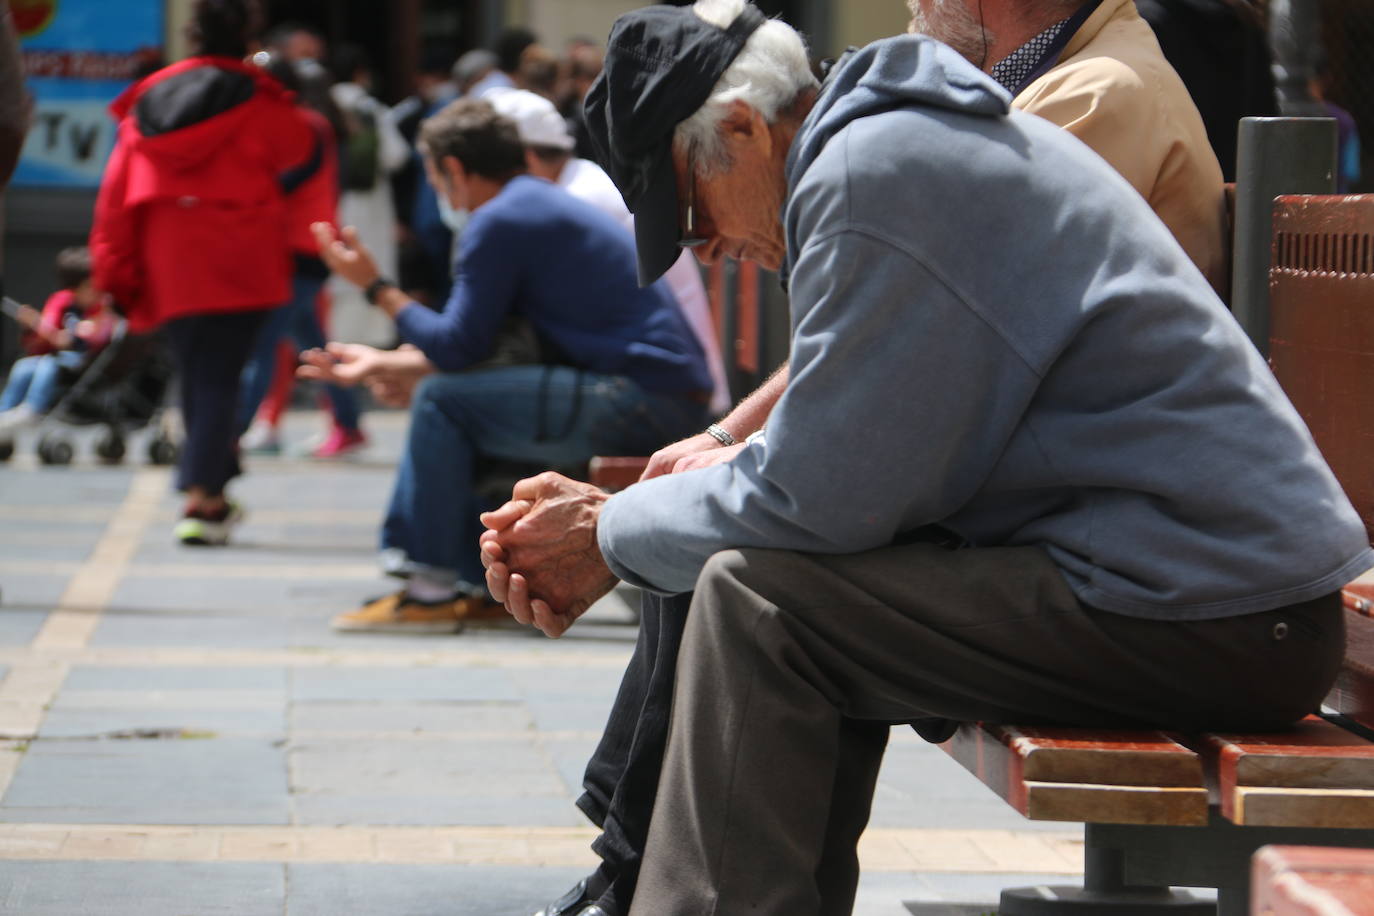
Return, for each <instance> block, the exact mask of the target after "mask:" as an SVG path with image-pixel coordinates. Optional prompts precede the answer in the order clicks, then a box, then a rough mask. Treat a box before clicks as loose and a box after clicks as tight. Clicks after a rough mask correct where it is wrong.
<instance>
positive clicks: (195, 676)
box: [59, 665, 286, 699]
mask: <svg viewBox="0 0 1374 916" xmlns="http://www.w3.org/2000/svg"><path fill="white" fill-rule="evenodd" d="M81 690H101V691H105V690H110V691H116V692H118V691H121V690H136V691H148V690H175V691H184V690H191V691H195V690H256V691H277V692H279V693H281V694H283V698H284V696H285V693H286V669H285V668H112V667H101V666H95V665H88V666H85V667H80V668H73V669H72V670H71V672H70V673H69V674H68V675H67V679H66V681H64V682H63V684H62V691H63V693H64V694H65V693H67V692H68V691H81ZM59 699H60V695H59Z"/></svg>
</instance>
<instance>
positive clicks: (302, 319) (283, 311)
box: [238, 273, 358, 433]
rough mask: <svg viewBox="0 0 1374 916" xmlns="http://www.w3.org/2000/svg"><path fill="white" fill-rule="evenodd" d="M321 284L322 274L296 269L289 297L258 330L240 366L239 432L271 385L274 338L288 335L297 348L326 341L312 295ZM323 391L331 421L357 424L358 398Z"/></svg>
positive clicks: (348, 393) (331, 388)
mask: <svg viewBox="0 0 1374 916" xmlns="http://www.w3.org/2000/svg"><path fill="white" fill-rule="evenodd" d="M323 286H324V280H323V279H322V278H317V277H312V276H309V275H307V274H301V273H297V274H296V275H295V276H294V277H293V278H292V280H291V301H290V302H289V303H288V304H286V305H283V306H282V307H281V308H279V309H276V310H274V311H273V312H272V314H271V315H270V316H268V318H267V323H266V324H264V325H263V327H262V331H261V332H259V334H258V340H257V344H256V345H255V347H254V350H253V355H252V357H251V358H250V359H249V361H248V365H247V366H245V367H244V370H243V384H242V387H241V388H240V392H239V413H238V421H239V432H241V433H242V432H243V431H245V430H247V429H248V426H249V424H251V423H252V422H253V415H254V414H256V413H257V412H258V405H259V404H261V403H262V399H263V398H264V397H266V395H267V389H268V388H270V387H272V373H273V372H274V371H275V370H276V368H277V342H278V341H280V340H281V339H282V338H284V337H286V338H290V339H291V340H292V341H294V342H295V345H296V349H297V350H310V349H314V348H317V347H323V346H324V344H325V338H324V328H322V327H320V319H319V315H317V314H316V312H315V299H316V298H317V297H318V296H319V294H320V288H321V287H323ZM325 394H326V395H328V397H329V403H330V406H331V407H332V408H333V410H334V421H335V422H336V423H338V424H339V425H340V426H342V427H343V428H344V429H357V428H358V398H357V396H356V395H355V394H354V393H353V392H352V391H350V390H348V389H347V388H340V387H339V386H337V385H326V386H325Z"/></svg>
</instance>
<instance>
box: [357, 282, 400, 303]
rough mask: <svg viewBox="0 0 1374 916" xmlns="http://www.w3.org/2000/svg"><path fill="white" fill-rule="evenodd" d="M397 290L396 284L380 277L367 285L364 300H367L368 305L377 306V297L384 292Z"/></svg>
mask: <svg viewBox="0 0 1374 916" xmlns="http://www.w3.org/2000/svg"><path fill="white" fill-rule="evenodd" d="M395 288H396V284H395V283H392V282H391V281H390V280H388V279H387V278H386V277H378V278H377V279H375V280H373V281H372V282H371V283H369V284H367V289H365V290H363V298H364V299H366V300H367V304H368V305H376V304H377V297H378V296H380V295H381V294H382V290H384V289H395Z"/></svg>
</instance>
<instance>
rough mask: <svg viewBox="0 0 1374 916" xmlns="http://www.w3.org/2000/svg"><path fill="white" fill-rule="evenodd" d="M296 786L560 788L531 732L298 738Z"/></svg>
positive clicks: (513, 792)
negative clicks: (493, 736)
mask: <svg viewBox="0 0 1374 916" xmlns="http://www.w3.org/2000/svg"><path fill="white" fill-rule="evenodd" d="M290 753H291V778H292V788H293V789H294V790H295V791H296V792H297V793H299V794H309V793H319V792H325V793H334V794H347V793H356V794H358V795H373V796H394V797H408V796H417V797H435V796H452V797H454V798H469V797H477V796H482V795H493V796H501V797H508V798H513V797H533V796H562V794H563V788H562V783H561V781H560V780H559V779H558V778H557V776H556V774H555V773H554V772H553V768H552V766H551V764H550V761H549V759H548V757H547V755H546V754H545V752H544V749H543V748H542V746H541V745H540V743H539V741H538V739H536V738H534V737H530V738H527V739H498V740H486V739H462V738H456V739H451V740H450V739H442V738H434V739H423V740H411V739H407V740H395V741H375V740H370V739H367V738H363V739H357V740H347V741H344V740H337V739H319V740H312V739H300V740H295V741H293V742H292V744H291V748H290Z"/></svg>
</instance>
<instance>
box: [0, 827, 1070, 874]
mask: <svg viewBox="0 0 1374 916" xmlns="http://www.w3.org/2000/svg"><path fill="white" fill-rule="evenodd" d="M595 837H596V830H594V829H593V828H590V827H585V828H584V827H273V826H264V827H223V826H200V827H167V826H159V825H146V826H101V825H67V824H0V859H32V860H50V861H54V860H56V861H72V860H78V861H93V860H118V861H161V862H274V863H275V862H311V863H338V864H378V865H380V864H395V863H405V864H420V863H423V864H445V865H510V866H526V867H548V868H565V867H566V868H590V867H593V866H594V865H596V863H597V859H596V856H595V855H594V854H593V853H592V852H591V850H590V848H589V844H590V843H591V842H592V840H593V839H595ZM990 848H995V849H996V855H989V854H987V852H986V850H988V849H990ZM980 849H981V850H984V851H983V852H975V853H973V854H970V852H969V850H975V851H977V850H980ZM1081 855H1082V838H1081V836H1080V835H1078V834H1072V833H1041V832H1033V833H1032V832H1024V833H1019V832H1012V831H984V830H934V829H932V830H881V829H874V830H869V831H868V832H867V833H865V834H864V837H863V839H862V840H861V841H860V843H859V861H860V864H861V866H862V867H863V869H864V870H865V871H870V872H917V871H937V872H947V873H948V872H953V873H967V874H1000V873H1006V872H1018V873H1029V874H1047V875H1077V874H1081V873H1082V867H1081V865H1077V866H1075V865H1071V864H1066V863H1067V862H1070V861H1071V860H1072V857H1078V858H1080V859H1081Z"/></svg>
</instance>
